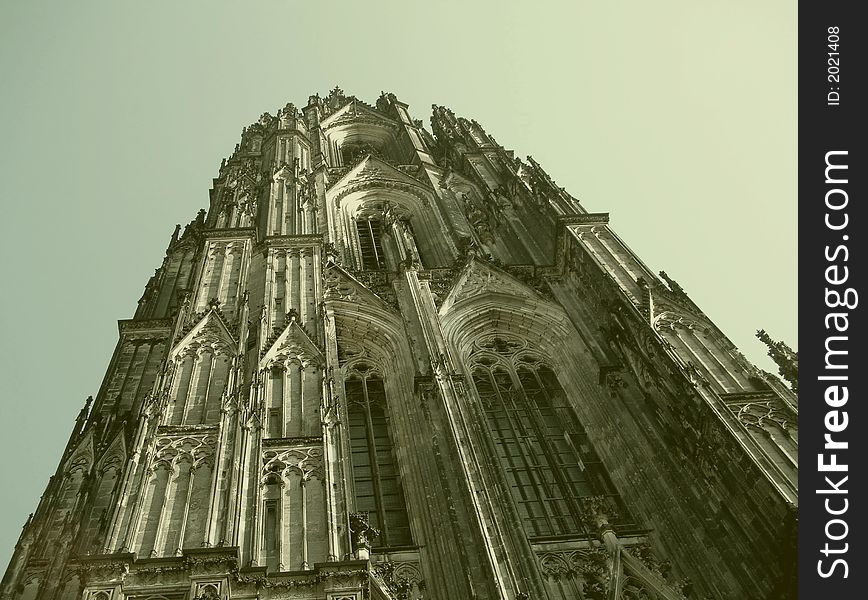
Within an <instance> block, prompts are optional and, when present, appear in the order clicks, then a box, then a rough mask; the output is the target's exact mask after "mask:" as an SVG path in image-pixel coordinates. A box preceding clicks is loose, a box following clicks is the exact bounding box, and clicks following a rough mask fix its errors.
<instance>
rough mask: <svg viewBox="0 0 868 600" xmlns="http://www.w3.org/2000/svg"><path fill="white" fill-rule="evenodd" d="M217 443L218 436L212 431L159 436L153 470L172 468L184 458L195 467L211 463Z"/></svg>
mask: <svg viewBox="0 0 868 600" xmlns="http://www.w3.org/2000/svg"><path fill="white" fill-rule="evenodd" d="M165 429H169V428H165ZM216 443H217V436H216V435H215V434H214V433H211V432H203V433H175V434H168V435H163V436H161V437H159V438H157V442H156V444H155V448H154V461H153V463H152V465H151V470H152V471H155V470H157V469H158V468H160V467H168V468H171V467H173V466H174V465H176V464H178V462H179V461H182V460H187V461H189V462H190V463H191V464H192V465H193V468H194V469H195V468H197V467H199V466H200V465H203V464H207V465H210V464H211V463H212V460H213V457H214V448H215V445H216Z"/></svg>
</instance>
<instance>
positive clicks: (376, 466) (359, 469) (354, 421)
mask: <svg viewBox="0 0 868 600" xmlns="http://www.w3.org/2000/svg"><path fill="white" fill-rule="evenodd" d="M346 392H347V412H348V414H349V437H350V449H351V453H352V463H353V484H354V486H353V487H354V489H355V500H356V510H357V511H359V512H367V513H368V514H369V523H370V524H371V526H372V527H374V528H376V529H378V530H379V531H380V536H379V537H378V538H377V539H376V540H375V545H376V546H406V545H409V544H412V538H411V537H410V522H409V519H408V517H407V509H406V505H405V503H404V493H403V490H402V488H401V481H400V478H399V476H398V465H397V461H396V460H395V453H394V447H393V445H392V439H391V437H390V435H389V428H388V421H387V419H386V412H385V408H386V392H385V388H384V386H383V380H382V379H381V378H380V377H379V376H377V375H374V374H371V373H370V372H362V373H360V374H358V373H354V375H353V376H352V377H351V378H350V379H348V380H347V381H346Z"/></svg>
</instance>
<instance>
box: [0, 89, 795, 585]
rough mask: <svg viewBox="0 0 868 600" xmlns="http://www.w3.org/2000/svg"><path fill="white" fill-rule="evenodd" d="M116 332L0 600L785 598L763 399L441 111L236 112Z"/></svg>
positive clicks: (695, 331) (627, 262)
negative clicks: (191, 205)
mask: <svg viewBox="0 0 868 600" xmlns="http://www.w3.org/2000/svg"><path fill="white" fill-rule="evenodd" d="M119 332H120V339H119V342H118V346H117V349H116V351H115V355H114V357H113V358H112V361H111V363H110V365H109V367H108V372H107V374H106V378H105V382H104V384H103V387H102V388H101V389H100V390H99V392H98V394H97V395H96V397H95V399H93V400H91V399H89V400H88V402H87V404H86V406H85V408H84V409H83V410H82V412H81V415H80V416H79V418H78V420H77V421H76V424H75V428H74V430H73V432H72V435H71V437H70V440H69V444H68V446H67V449H66V451H65V452H64V454H63V456H62V457H61V461H60V465H59V468H58V471H57V473H56V475H55V476H54V477H52V479H51V481H50V483H49V485H48V489H47V490H46V493H45V496H44V497H43V500H42V501H41V502H40V504H39V506H38V507H37V509H36V512H35V514H34V515H33V516H32V518H31V519H30V520H29V521H28V523H27V524H26V525H25V527H24V531H23V532H22V535H21V539H20V541H19V543H18V545H17V547H16V549H15V553H14V556H13V559H12V561H11V563H10V565H9V567H8V569H7V571H6V575H5V577H4V579H3V582H2V587H0V598H4V599H7V598H8V599H10V600H11V599H16V600H18V599H21V600H34V599H40V600H42V599H45V600H54V599H57V600H74V599H78V598H84V599H88V600H121V599H122V598H129V599H142V600H145V599H150V598H161V599H164V600H175V599H185V600H192V599H198V600H216V599H223V600H228V599H230V598H232V599H240V598H261V599H278V598H281V599H283V598H287V599H288V598H297V599H306V600H362V599H363V598H364V599H379V598H383V599H390V600H395V599H402V600H403V599H412V600H416V599H421V598H426V599H437V600H458V599H465V598H476V599H478V600H482V599H492V600H494V599H504V598H508V599H530V598H533V599H534V600H542V599H549V600H560V599H563V600H567V599H574V598H584V599H589V600H590V599H597V598H600V599H602V598H607V599H612V598H618V599H640V598H657V599H667V600H676V599H682V598H684V597H685V596H689V597H699V598H716V599H720V600H723V599H724V598H727V599H728V598H757V599H760V598H762V599H769V600H772V599H779V598H785V597H787V596H786V594H787V590H788V586H789V585H791V583H792V582H790V581H788V580H787V579H786V576H787V575H786V574H788V573H792V572H793V569H792V568H791V566H792V563H793V561H794V539H795V518H794V503H795V501H796V470H797V465H796V462H795V460H796V454H797V452H796V451H797V426H798V420H797V414H796V408H795V407H796V401H795V397H794V396H793V394H791V393H790V391H789V390H788V389H787V388H786V386H784V385H782V384H781V382H780V381H778V380H777V379H775V378H773V377H772V376H770V375H768V374H767V373H764V372H762V371H759V370H758V369H756V368H755V367H754V366H753V365H751V364H749V363H748V362H747V361H746V360H745V358H744V357H743V356H742V355H741V354H740V353H739V352H738V351H737V350H736V349H735V347H734V346H733V345H732V343H731V342H730V341H729V340H728V339H727V338H726V336H725V335H724V334H723V333H722V332H720V331H719V330H718V329H717V328H716V327H715V325H714V324H713V323H712V322H711V321H710V320H709V319H708V317H706V316H705V315H704V313H703V312H702V310H701V309H700V308H699V307H698V306H696V305H695V304H694V303H693V301H692V300H691V299H690V297H689V295H688V294H687V292H686V291H685V290H684V289H682V288H681V287H680V286H679V285H678V284H677V283H676V282H675V281H674V280H672V279H671V278H670V277H668V276H667V275H666V274H665V273H661V274H660V276H657V275H655V274H654V273H653V272H652V271H649V270H648V269H647V267H645V265H644V264H643V263H642V261H641V260H639V258H638V257H637V256H635V255H634V254H633V253H632V251H631V250H630V249H629V248H628V247H627V246H626V245H624V244H623V242H622V241H621V240H620V238H618V237H617V235H615V233H614V232H613V230H612V229H611V228H610V224H609V218H608V215H607V214H589V213H587V212H586V211H585V210H584V209H583V207H582V206H581V204H580V203H579V202H578V201H577V200H576V199H575V198H573V197H572V196H571V195H570V194H568V193H567V192H566V191H565V190H563V189H562V188H560V187H558V186H557V185H556V184H555V182H554V181H552V179H551V178H550V177H549V176H548V175H547V174H546V173H545V171H544V170H543V169H542V167H541V166H540V165H539V164H538V163H537V162H536V161H534V160H533V159H532V158H530V157H528V159H527V160H521V159H518V158H515V157H514V156H513V153H512V152H511V151H507V150H505V149H504V148H503V147H502V146H500V145H499V144H498V143H497V142H496V141H495V140H494V138H492V137H491V136H490V135H489V134H488V133H486V132H485V131H484V129H483V128H482V127H481V126H480V125H479V123H477V122H476V121H474V120H467V119H464V118H461V117H458V116H456V115H455V114H454V113H453V112H452V111H450V110H449V109H447V108H444V107H439V106H435V107H434V111H433V116H432V118H431V130H430V131H428V130H426V129H425V127H424V126H423V124H422V122H421V121H418V120H414V119H412V118H411V117H410V114H409V113H408V111H407V106H406V105H405V104H403V103H401V102H400V101H398V99H397V98H396V97H395V95H394V94H387V93H384V94H383V95H382V96H381V97H380V98H379V99H378V100H377V102H376V104H375V105H374V106H372V105H369V104H366V103H364V102H362V101H361V100H359V99H357V98H354V97H352V96H348V95H346V94H345V93H344V92H343V91H342V90H341V89H340V88H335V89H334V90H332V91H331V92H330V93H329V94H328V95H327V96H325V97H320V96H318V95H315V96H311V97H310V100H309V102H308V104H307V106H305V107H304V108H303V109H301V111H299V110H298V109H297V108H296V107H295V106H294V105H292V104H287V105H286V106H285V107H284V108H283V109H281V110H279V111H277V116H276V117H275V116H272V115H270V114H269V113H265V114H263V115H262V117H261V118H260V119H259V120H258V121H257V122H255V123H253V124H252V125H250V126H249V127H247V128H246V129H245V130H244V132H243V134H242V141H241V143H240V144H239V145H238V146H237V147H236V149H235V152H234V153H233V154H232V156H231V157H230V158H229V159H228V160H226V161H224V162H223V164H222V165H221V167H220V171H219V174H218V177H217V178H216V179H215V180H214V188H213V190H212V192H211V204H210V206H209V209H208V211H207V212H205V211H200V213H199V214H198V215H197V216H196V217H195V218H194V219H193V220H192V221H191V222H190V223H189V224H188V225H187V226H186V227H185V228H184V229H183V231H182V230H181V227H180V226H177V227H176V229H175V231H174V233H173V234H172V236H171V240H170V243H169V246H168V248H167V250H166V257H165V259H164V261H163V263H162V265H161V266H160V267H159V268H158V269H157V271H156V273H155V274H154V276H153V277H152V278H151V279H150V280H149V281H148V283H147V285H146V287H145V290H144V294H143V295H142V298H141V300H140V301H139V304H138V307H137V308H136V310H135V315H134V318H133V319H129V320H124V321H121V322H120V326H119ZM788 364H789V363H788ZM793 368H795V367H790V371H788V373H789V372H791V371H792V369H793Z"/></svg>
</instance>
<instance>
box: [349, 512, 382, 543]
mask: <svg viewBox="0 0 868 600" xmlns="http://www.w3.org/2000/svg"><path fill="white" fill-rule="evenodd" d="M350 531H351V532H352V536H353V549H354V550H355V551H356V552H359V551H360V550H361V551H365V552H367V551H370V549H371V542H372V541H373V540H374V539H376V538H377V537H378V536H379V535H380V530H379V529H376V528H374V527H371V525H370V521H369V517H368V513H367V512H355V513H352V514H350Z"/></svg>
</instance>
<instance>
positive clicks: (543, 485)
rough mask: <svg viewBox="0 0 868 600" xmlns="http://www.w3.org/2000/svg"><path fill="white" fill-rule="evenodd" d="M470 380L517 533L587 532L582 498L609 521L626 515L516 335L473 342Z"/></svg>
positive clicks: (562, 402)
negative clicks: (601, 506)
mask: <svg viewBox="0 0 868 600" xmlns="http://www.w3.org/2000/svg"><path fill="white" fill-rule="evenodd" d="M478 346H479V347H480V348H479V350H480V351H479V352H478V353H477V354H475V355H474V357H473V363H474V364H473V368H472V373H473V383H474V386H475V387H476V391H477V393H478V394H479V398H480V400H481V401H482V406H483V409H484V411H485V417H486V423H487V425H488V430H489V432H490V434H491V438H492V441H493V443H494V448H495V451H496V453H497V457H498V462H499V463H500V468H501V472H502V474H503V477H504V479H505V480H506V482H507V484H508V486H509V489H510V494H511V496H512V499H513V501H514V502H515V506H516V509H517V510H518V514H519V517H520V518H521V520H522V523H523V525H524V528H525V531H526V532H527V534H528V535H529V536H530V537H552V536H564V535H576V534H578V535H594V534H595V532H594V531H593V529H594V519H593V516H592V515H589V514H585V513H586V506H585V503H586V501H587V500H588V499H591V498H595V499H597V504H598V505H599V499H600V498H601V497H602V499H603V500H602V501H603V503H604V506H605V507H606V510H607V512H608V513H610V514H607V517H608V519H609V522H610V523H612V524H613V525H616V524H623V523H626V520H625V519H626V514H625V513H624V511H623V510H622V508H621V502H620V500H619V498H618V496H617V494H616V492H615V490H614V487H613V486H612V483H611V481H610V479H609V476H608V474H607V473H606V471H605V469H604V467H603V465H602V463H601V462H600V459H599V457H598V456H597V453H596V451H595V450H594V448H593V446H592V445H591V443H590V441H589V440H588V436H587V434H586V433H585V430H584V428H583V426H582V424H581V423H580V422H579V420H578V418H577V417H576V414H575V411H574V410H573V408H572V407H571V406H570V405H569V403H568V402H567V397H566V394H565V393H564V390H563V388H562V387H561V385H560V383H559V382H558V379H557V376H556V375H555V373H554V371H553V370H552V368H551V367H549V366H548V365H546V364H544V363H543V362H542V361H541V360H540V359H539V357H537V356H536V355H535V354H533V353H532V352H530V351H528V350H527V349H526V344H524V342H523V341H521V340H517V339H516V340H512V339H507V338H501V337H497V338H493V339H491V340H488V341H487V342H485V343H482V344H479V345H478Z"/></svg>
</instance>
